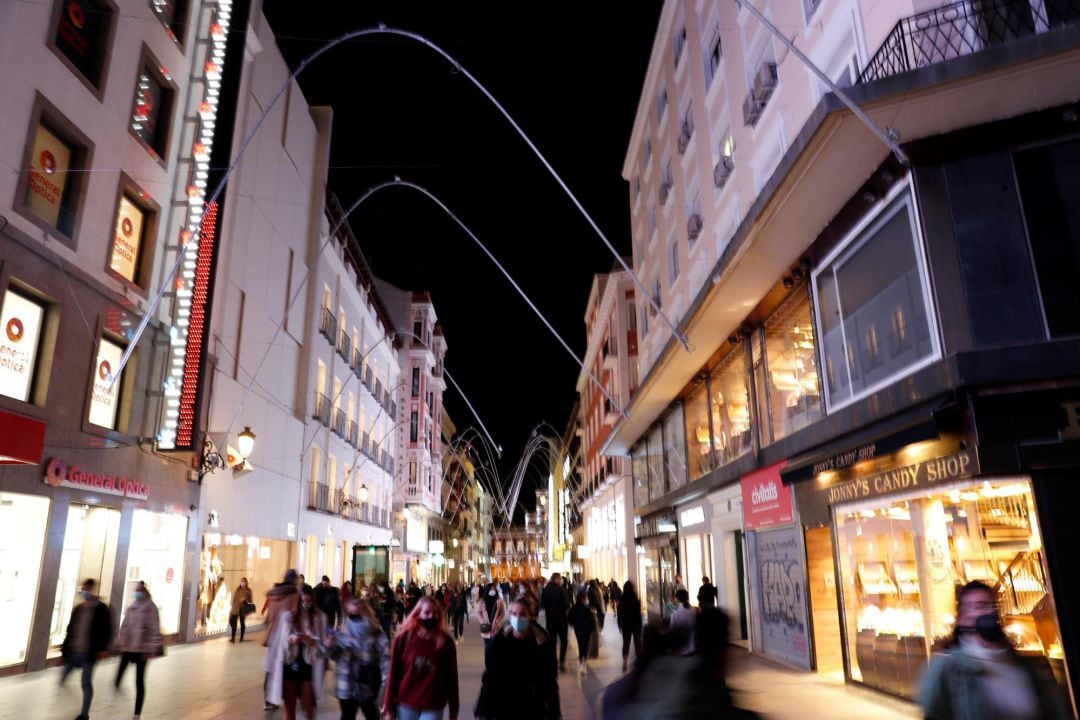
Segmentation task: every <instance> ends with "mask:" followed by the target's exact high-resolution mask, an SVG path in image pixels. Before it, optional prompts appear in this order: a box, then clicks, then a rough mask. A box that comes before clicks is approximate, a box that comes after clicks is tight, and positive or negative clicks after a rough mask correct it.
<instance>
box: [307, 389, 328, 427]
mask: <svg viewBox="0 0 1080 720" xmlns="http://www.w3.org/2000/svg"><path fill="white" fill-rule="evenodd" d="M311 416H312V417H314V418H315V419H316V420H318V421H319V422H321V423H322V424H323V425H326V426H327V427H329V426H330V398H328V397H326V396H325V395H323V394H322V393H315V411H314V412H313V413H312V414H311Z"/></svg>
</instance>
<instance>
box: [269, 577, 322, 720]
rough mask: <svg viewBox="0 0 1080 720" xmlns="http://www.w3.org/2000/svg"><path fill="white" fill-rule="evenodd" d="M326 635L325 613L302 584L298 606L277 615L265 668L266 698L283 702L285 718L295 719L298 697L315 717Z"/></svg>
mask: <svg viewBox="0 0 1080 720" xmlns="http://www.w3.org/2000/svg"><path fill="white" fill-rule="evenodd" d="M325 636H326V615H324V614H323V613H321V612H320V611H319V610H318V609H316V607H315V597H314V595H312V593H311V592H310V591H309V590H307V589H305V588H301V589H300V596H299V602H298V604H297V608H296V609H295V610H293V611H285V612H283V613H282V614H281V616H280V617H279V618H278V621H277V625H276V627H275V628H274V633H273V637H272V638H270V642H269V646H268V650H267V653H266V664H265V665H264V668H263V669H265V670H266V671H267V672H268V673H269V674H270V682H269V686H268V688H267V690H266V701H267V702H268V703H271V704H273V705H281V706H283V708H284V710H285V720H295V718H296V703H297V701H298V700H299V702H300V707H301V708H302V709H303V711H304V715H305V716H306V717H307V718H308V720H315V706H316V704H317V703H318V702H319V700H321V699H322V693H323V685H324V682H323V675H324V673H325V671H326V657H325V655H324V651H323V638H324V637H325Z"/></svg>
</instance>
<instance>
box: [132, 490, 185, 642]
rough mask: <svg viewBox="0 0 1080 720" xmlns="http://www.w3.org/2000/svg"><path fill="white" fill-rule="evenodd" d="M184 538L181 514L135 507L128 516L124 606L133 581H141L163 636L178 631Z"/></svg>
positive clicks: (182, 587) (183, 521)
mask: <svg viewBox="0 0 1080 720" xmlns="http://www.w3.org/2000/svg"><path fill="white" fill-rule="evenodd" d="M186 540H187V518H186V517H184V516H183V515H170V514H167V513H154V512H149V511H146V510H136V511H135V513H134V515H133V517H132V519H131V545H130V549H129V550H128V566H127V575H126V576H125V577H126V579H127V587H126V588H125V591H124V605H123V609H124V612H126V611H127V607H128V605H130V604H131V601H132V599H133V596H132V593H131V590H132V587H133V585H134V583H135V582H136V581H139V580H141V581H143V582H144V583H146V588H147V590H148V591H149V592H150V597H151V598H153V601H154V604H155V605H157V607H158V613H159V615H160V619H161V632H163V633H165V634H166V635H174V634H176V633H178V632H179V631H180V603H181V602H182V601H183V595H184V545H185V542H186Z"/></svg>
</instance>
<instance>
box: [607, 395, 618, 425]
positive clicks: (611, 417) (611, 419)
mask: <svg viewBox="0 0 1080 720" xmlns="http://www.w3.org/2000/svg"><path fill="white" fill-rule="evenodd" d="M618 420H619V411H618V410H616V409H615V404H614V403H613V402H611V400H608V399H607V398H604V424H605V425H614V424H615V423H616V422H618Z"/></svg>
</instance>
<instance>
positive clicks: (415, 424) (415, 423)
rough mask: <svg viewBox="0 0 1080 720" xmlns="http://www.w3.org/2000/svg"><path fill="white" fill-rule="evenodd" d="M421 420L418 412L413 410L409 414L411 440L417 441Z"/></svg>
mask: <svg viewBox="0 0 1080 720" xmlns="http://www.w3.org/2000/svg"><path fill="white" fill-rule="evenodd" d="M419 422H420V418H419V416H418V415H417V412H416V411H415V410H413V411H412V413H410V414H409V442H416V439H417V437H418V436H419V432H420V428H419Z"/></svg>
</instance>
